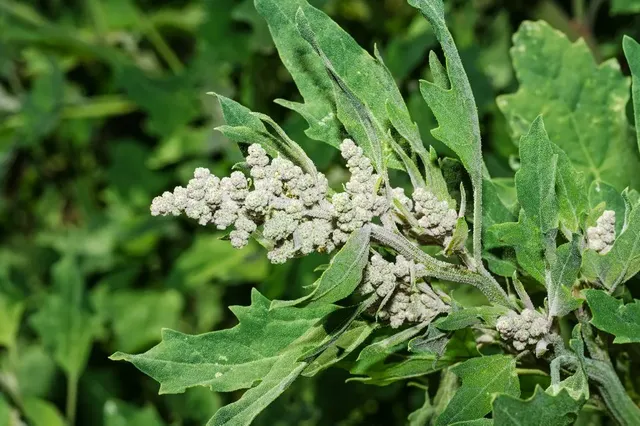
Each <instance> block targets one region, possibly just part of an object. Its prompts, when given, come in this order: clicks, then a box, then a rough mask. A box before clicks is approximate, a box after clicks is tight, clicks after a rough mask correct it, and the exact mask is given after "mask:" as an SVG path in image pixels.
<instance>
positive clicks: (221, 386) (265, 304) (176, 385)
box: [111, 289, 336, 393]
mask: <svg viewBox="0 0 640 426" xmlns="http://www.w3.org/2000/svg"><path fill="white" fill-rule="evenodd" d="M269 305H270V302H269V300H268V299H267V298H265V297H264V296H262V295H261V294H260V293H259V292H258V291H257V290H255V289H254V290H253V292H252V294H251V305H250V306H245V307H241V306H234V307H232V308H231V310H232V312H233V313H234V314H235V315H236V317H237V318H238V320H239V324H238V325H237V326H235V327H233V328H231V329H227V330H221V331H214V332H210V333H205V334H200V335H197V336H190V335H187V334H183V333H180V332H177V331H173V330H169V329H164V330H163V331H162V342H161V343H160V344H158V345H157V346H155V347H153V348H151V349H150V350H149V351H147V352H145V353H143V354H139V355H130V354H125V353H122V352H118V353H115V354H114V355H112V356H111V359H114V360H124V361H129V362H131V363H132V364H133V365H135V366H136V367H137V368H138V369H139V370H141V371H142V372H144V373H145V374H147V375H149V376H151V377H152V378H154V379H155V380H157V381H158V382H160V393H180V392H184V391H185V389H187V388H189V387H192V386H209V387H210V388H211V389H212V390H214V391H218V392H231V391H234V390H238V389H243V388H249V387H252V386H253V384H254V383H255V382H256V381H258V380H261V379H262V378H263V377H265V376H266V375H267V374H269V372H270V371H271V369H272V367H273V366H274V365H275V364H276V363H277V362H278V360H279V359H280V358H281V357H282V356H283V351H285V350H286V349H287V347H289V345H291V344H292V343H293V342H294V341H296V340H297V339H298V338H300V337H301V336H303V335H304V334H305V333H307V331H308V330H309V329H310V328H311V327H312V326H313V325H314V324H315V323H317V322H318V320H320V319H321V318H322V317H324V316H325V315H327V314H328V313H330V312H332V311H334V310H335V309H336V307H334V306H331V305H325V306H320V307H317V308H306V309H299V308H293V307H287V308H281V309H273V310H270V309H269ZM299 355H300V354H299V353H298V352H296V357H297V356H299Z"/></svg>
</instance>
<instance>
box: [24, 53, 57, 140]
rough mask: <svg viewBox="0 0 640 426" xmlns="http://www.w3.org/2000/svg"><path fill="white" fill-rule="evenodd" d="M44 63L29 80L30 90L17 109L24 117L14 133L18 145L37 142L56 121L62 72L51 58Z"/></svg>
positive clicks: (48, 132)
mask: <svg viewBox="0 0 640 426" xmlns="http://www.w3.org/2000/svg"><path fill="white" fill-rule="evenodd" d="M47 65H48V67H47V69H46V70H44V71H45V72H43V73H42V74H41V75H39V76H37V77H36V78H35V79H34V80H33V82H32V88H31V91H30V92H29V94H28V96H27V98H26V99H25V101H24V103H23V106H22V110H21V111H20V112H21V114H22V116H23V117H24V123H23V125H22V126H21V127H20V129H19V131H18V132H17V142H18V143H19V144H20V145H25V146H31V145H34V144H37V143H39V142H40V141H41V140H42V139H43V138H45V137H46V136H48V135H49V134H50V133H51V132H53V131H54V130H55V129H56V126H57V125H58V123H59V122H60V117H61V111H62V105H63V102H64V87H65V81H64V74H63V73H62V70H61V69H60V66H59V65H58V64H57V63H56V62H54V61H53V59H50V60H49V61H48V63H47Z"/></svg>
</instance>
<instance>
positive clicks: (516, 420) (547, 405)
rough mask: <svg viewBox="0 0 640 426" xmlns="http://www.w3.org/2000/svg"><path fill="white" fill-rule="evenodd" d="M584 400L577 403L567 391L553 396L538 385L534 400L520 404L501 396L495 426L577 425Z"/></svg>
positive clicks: (495, 408) (523, 401)
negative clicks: (576, 421) (575, 423)
mask: <svg viewBox="0 0 640 426" xmlns="http://www.w3.org/2000/svg"><path fill="white" fill-rule="evenodd" d="M583 404H584V400H582V401H576V400H575V399H573V398H572V397H571V396H570V395H569V393H568V392H567V391H566V390H562V391H561V392H560V393H558V394H557V395H550V394H548V393H547V392H545V391H544V390H542V388H541V387H540V386H539V385H538V386H536V390H535V392H534V394H533V396H531V398H529V399H526V400H521V399H518V398H514V397H513V396H508V395H498V397H497V398H496V399H495V400H494V401H493V424H494V425H495V426H566V425H571V424H573V423H574V422H575V420H576V419H577V417H578V412H579V411H580V408H582V405H583Z"/></svg>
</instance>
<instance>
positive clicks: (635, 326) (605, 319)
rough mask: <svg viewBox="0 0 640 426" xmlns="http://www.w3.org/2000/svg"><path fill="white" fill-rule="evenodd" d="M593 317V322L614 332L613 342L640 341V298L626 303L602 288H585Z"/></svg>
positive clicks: (605, 329)
mask: <svg viewBox="0 0 640 426" xmlns="http://www.w3.org/2000/svg"><path fill="white" fill-rule="evenodd" d="M584 294H585V296H586V297H587V303H588V304H589V308H591V313H592V314H593V318H592V319H591V324H593V325H594V326H595V327H597V328H599V329H600V330H602V331H606V332H607V333H610V334H613V335H614V336H616V338H615V339H614V340H613V343H632V342H636V343H637V342H640V322H639V321H638V318H640V300H634V301H633V302H631V303H629V304H627V305H624V304H623V303H622V300H618V299H616V298H615V297H613V296H609V295H608V294H607V293H606V292H604V291H602V290H584Z"/></svg>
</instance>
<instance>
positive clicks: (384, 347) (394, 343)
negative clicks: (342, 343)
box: [351, 324, 428, 374]
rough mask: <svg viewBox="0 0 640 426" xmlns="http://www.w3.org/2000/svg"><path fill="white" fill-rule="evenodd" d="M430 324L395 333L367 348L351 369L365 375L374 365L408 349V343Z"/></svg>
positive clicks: (352, 371)
mask: <svg viewBox="0 0 640 426" xmlns="http://www.w3.org/2000/svg"><path fill="white" fill-rule="evenodd" d="M427 325H428V324H417V325H414V326H413V327H409V328H407V329H406V330H402V331H400V332H397V333H394V334H392V335H390V336H389V337H386V338H384V339H381V340H378V341H376V342H373V343H371V344H369V345H368V346H366V347H365V348H364V349H362V350H361V351H360V354H359V355H358V359H357V360H356V364H355V366H354V367H353V368H352V369H351V373H353V374H361V373H362V374H364V373H365V372H366V370H367V369H368V368H369V367H371V366H372V365H374V364H376V363H378V362H380V361H383V360H384V359H385V358H387V357H388V356H389V355H391V354H393V353H395V352H398V351H400V350H402V349H404V348H406V347H407V345H406V342H407V341H408V340H409V339H411V338H412V337H413V336H415V335H416V334H418V333H419V332H420V331H421V330H423V329H424V328H425V327H426V326H427Z"/></svg>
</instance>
